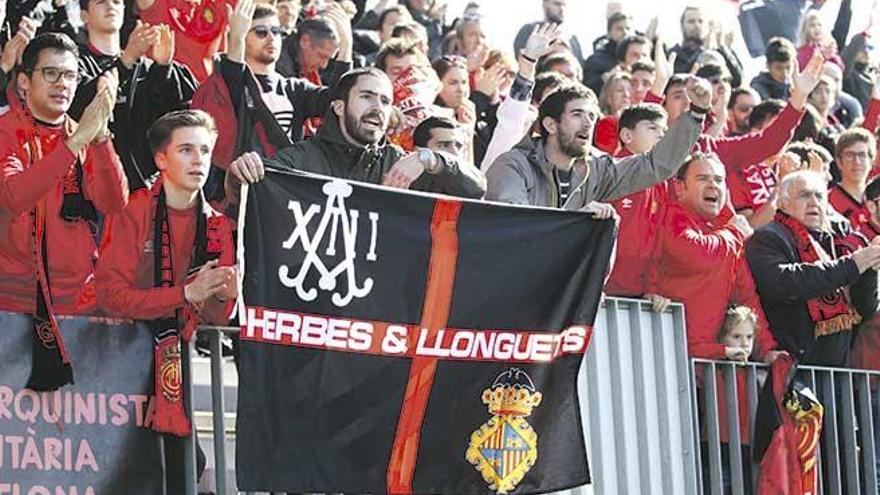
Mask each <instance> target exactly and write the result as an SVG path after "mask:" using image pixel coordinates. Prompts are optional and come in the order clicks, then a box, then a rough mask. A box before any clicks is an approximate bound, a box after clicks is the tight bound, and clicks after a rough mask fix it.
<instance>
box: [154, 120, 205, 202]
mask: <svg viewBox="0 0 880 495" xmlns="http://www.w3.org/2000/svg"><path fill="white" fill-rule="evenodd" d="M215 139H216V136H214V135H213V134H211V133H210V132H208V130H207V129H205V128H204V127H179V128H177V129H175V130H174V132H172V133H171V140H170V141H169V143H168V145H167V146H166V147H165V149H164V150H162V151H158V152H156V155H155V156H154V158H155V161H156V167H157V168H158V169H159V170H161V171H162V177H163V179H164V180H165V182H166V183H169V184H171V185H173V186H175V187H176V188H178V189H180V190H182V191H188V192H196V191H198V190H199V189H201V188H202V187H204V185H205V182H206V181H207V180H208V172H209V171H210V169H211V152H212V151H213V150H214V141H215Z"/></svg>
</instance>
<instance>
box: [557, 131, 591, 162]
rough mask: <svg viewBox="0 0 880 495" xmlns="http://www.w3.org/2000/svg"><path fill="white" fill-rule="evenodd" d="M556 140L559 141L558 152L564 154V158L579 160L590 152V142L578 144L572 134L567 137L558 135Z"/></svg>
mask: <svg viewBox="0 0 880 495" xmlns="http://www.w3.org/2000/svg"><path fill="white" fill-rule="evenodd" d="M557 139H558V140H559V151H561V152H562V153H563V154H565V156H569V157H571V158H574V159H579V158H584V157H586V156H587V154H588V153H589V152H590V142H589V141H587V142H586V144H584V145H581V144H579V143H578V141H577V138H576V137H575V134H574V133H572V134H568V135H564V134H559V137H558V138H557Z"/></svg>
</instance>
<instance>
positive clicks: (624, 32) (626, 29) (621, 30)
mask: <svg viewBox="0 0 880 495" xmlns="http://www.w3.org/2000/svg"><path fill="white" fill-rule="evenodd" d="M631 34H632V26H631V25H630V21H629V19H621V20H619V21H617V22H615V23H614V24H612V25H611V29H609V30H608V37H609V38H611V41H613V42H615V43H617V42H619V41H620V40H622V39H624V38H626V37H627V36H629V35H631Z"/></svg>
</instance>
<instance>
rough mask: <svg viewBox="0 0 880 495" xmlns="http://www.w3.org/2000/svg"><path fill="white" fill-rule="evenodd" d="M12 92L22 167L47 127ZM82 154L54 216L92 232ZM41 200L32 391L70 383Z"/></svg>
mask: <svg viewBox="0 0 880 495" xmlns="http://www.w3.org/2000/svg"><path fill="white" fill-rule="evenodd" d="M7 94H8V95H15V97H14V98H10V100H9V101H10V107H11V109H10V110H11V111H13V112H16V114H17V115H18V117H19V119H18V120H19V122H20V123H21V124H22V127H23V128H22V129H21V131H22V134H20V136H21V137H23V138H24V143H22V144H23V149H24V152H25V155H26V156H27V159H28V162H29V164H28V166H29V167H33V166H34V165H35V164H36V163H37V162H39V161H40V160H42V159H43V149H42V145H41V141H40V132H41V129H43V128H46V127H48V125H46V124H41V123H40V122H38V121H37V120H36V119H35V118H34V117H33V115H32V114H31V113H30V112H29V111H28V108H27V105H26V104H25V103H24V102H23V101H21V100H20V99H19V98H18V95H17V94H16V93H14V92H8V93H7ZM61 125H62V126H63V127H64V136H70V135H71V134H72V133H73V122H72V121H71V120H70V119H69V118H67V117H66V116H65V120H64V122H63V123H62V124H61ZM82 163H83V160H82V154H80V155H79V156H77V160H76V163H75V164H74V166H72V167H70V170H69V171H68V172H67V174H66V175H65V176H64V178H63V179H62V181H63V182H62V184H63V186H62V187H63V193H64V200H63V202H62V205H61V211H60V216H61V218H62V219H63V220H65V221H68V222H87V223H88V225H89V228H90V230H91V231H92V233H93V234H95V233H96V232H97V222H98V214H97V212H96V211H95V207H94V205H93V204H92V202H91V201H89V200H87V199H86V198H85V196H83V192H82V191H83V167H82ZM47 208H48V206H47V198H46V197H44V198H41V199H40V201H38V202H37V204H36V206H34V208H33V209H31V211H30V217H31V222H30V223H31V239H33V246H34V260H35V265H36V266H35V273H36V277H37V286H36V308H35V311H34V315H33V324H34V333H33V338H32V344H31V354H32V366H31V374H30V377H29V378H28V381H27V388H29V389H31V390H36V391H47V390H57V389H59V388H61V387H63V386H64V385H67V384H70V383H73V367H72V365H71V362H70V355H69V353H68V351H67V347H66V346H65V345H64V339H63V338H62V336H61V329H60V328H59V326H58V321H57V320H56V318H55V314H54V311H53V309H52V293H51V283H50V278H49V256H48V248H47V241H46V216H47Z"/></svg>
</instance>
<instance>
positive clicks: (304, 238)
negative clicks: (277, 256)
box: [278, 180, 379, 307]
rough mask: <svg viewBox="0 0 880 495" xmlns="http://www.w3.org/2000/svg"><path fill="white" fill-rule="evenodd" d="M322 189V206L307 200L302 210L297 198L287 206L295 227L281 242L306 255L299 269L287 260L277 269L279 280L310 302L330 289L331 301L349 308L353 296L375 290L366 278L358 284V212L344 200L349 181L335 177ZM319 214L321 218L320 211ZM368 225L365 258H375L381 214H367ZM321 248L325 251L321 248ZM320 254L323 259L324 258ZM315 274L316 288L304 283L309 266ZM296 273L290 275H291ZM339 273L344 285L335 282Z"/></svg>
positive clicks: (369, 279) (363, 295) (348, 190)
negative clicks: (339, 247) (339, 243)
mask: <svg viewBox="0 0 880 495" xmlns="http://www.w3.org/2000/svg"><path fill="white" fill-rule="evenodd" d="M321 191H322V192H323V193H324V194H325V195H327V199H326V201H325V202H324V205H323V208H322V205H320V204H309V205H308V206H307V207H306V209H305V210H303V205H302V204H301V203H300V202H299V201H293V200H291V201H289V202H288V203H287V208H288V209H289V210H290V211H292V212H293V217H294V229H293V232H292V233H291V234H290V237H288V239H287V240H286V241H284V242H283V243H282V244H281V246H282V247H283V248H284V249H288V250H292V249H294V248H296V247H297V246H300V248H301V249H302V250H303V252H304V253H305V257H304V258H303V261H302V264H301V265H300V266H299V268H298V270H296V268H295V267H294V268H293V269H292V268H291V267H290V266H288V265H285V264H282V265H281V266H280V267H279V268H278V278H279V280H280V281H281V283H282V284H283V285H284V286H285V287H290V288H293V289H296V294H297V297H299V298H300V299H302V300H303V301H314V300H315V299H316V298H317V297H318V294H319V289H320V290H321V291H326V292H332V297H331V300H332V301H333V304H335V305H336V306H339V307H343V306H347V305H348V304H349V303H350V302H351V301H352V299H354V298H355V297H357V298H363V297H366V296H367V295H368V294H369V293H370V291H371V290H372V289H373V279H372V278H371V277H366V278H364V279H363V281H362V282H360V283H359V282H358V277H357V270H356V268H357V266H356V264H355V260H356V259H357V258H358V253H357V239H358V226H359V221H360V212H359V211H358V210H356V209H349V208H347V207H346V205H345V199H346V198H348V197H350V196H351V193H352V187H351V184H349V183H347V182H344V181H340V180H334V181H330V182H327V183H325V184H324V186H323V187H322V188H321ZM319 214H320V217H318V215H319ZM316 217H317V222H318V223H317V228H316V229H315V231H314V234H313V235H312V236H309V226H310V225H311V224H312V221H313V220H315V219H316ZM367 217H368V219H369V226H370V248H369V251H368V252H367V253H366V255H365V256H364V259H365V261H376V259H377V258H376V236H377V234H378V225H379V213H377V212H375V211H371V212H368V215H367ZM337 236H341V239H342V249H343V252H342V253H341V257H342V259H341V260H339V261H338V262H337V263H336V264H335V266H334V265H333V262H334V261H335V260H337V259H338V258H339V256H340V255H337ZM322 248H323V249H322ZM322 253H323V257H322ZM313 269H314V270H317V273H318V275H319V277H318V285H317V287H307V284H306V278H307V276H308V275H309V273H311V272H312V270H313ZM293 271H296V275H294V276H292V277H291V273H292V272H293ZM339 277H343V279H344V280H345V282H346V283H344V284H340V283H338V279H339Z"/></svg>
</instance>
